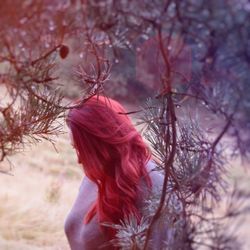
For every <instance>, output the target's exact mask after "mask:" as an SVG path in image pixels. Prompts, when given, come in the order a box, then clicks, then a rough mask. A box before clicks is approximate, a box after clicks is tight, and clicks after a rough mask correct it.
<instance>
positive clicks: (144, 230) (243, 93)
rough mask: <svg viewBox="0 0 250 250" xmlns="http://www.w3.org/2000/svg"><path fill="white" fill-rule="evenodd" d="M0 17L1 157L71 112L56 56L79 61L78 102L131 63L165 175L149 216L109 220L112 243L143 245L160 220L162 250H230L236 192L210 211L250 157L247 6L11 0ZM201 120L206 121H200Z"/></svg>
mask: <svg viewBox="0 0 250 250" xmlns="http://www.w3.org/2000/svg"><path fill="white" fill-rule="evenodd" d="M0 14H1V15H0V18H1V20H0V21H1V25H2V27H1V33H0V44H1V52H0V63H1V65H2V68H1V82H0V83H1V84H3V85H4V86H5V87H6V90H7V94H8V96H9V98H10V102H9V103H8V104H4V103H1V109H0V112H1V125H0V135H1V136H0V138H1V141H0V146H1V152H2V154H1V159H2V160H3V159H4V158H5V157H6V156H7V155H9V154H11V153H14V152H15V151H16V150H17V149H19V147H20V146H22V145H23V144H24V143H25V138H26V140H27V139H28V141H30V140H31V141H34V140H35V141H37V140H40V139H41V138H44V139H49V140H50V137H49V135H51V134H54V133H57V132H59V131H60V126H57V125H54V124H55V123H54V122H56V121H57V120H58V118H60V117H62V116H63V114H64V112H65V110H67V109H68V108H70V105H67V104H65V102H64V99H63V95H62V94H61V93H60V91H59V90H58V88H57V87H55V86H58V84H57V82H59V81H60V80H61V79H60V77H59V76H58V75H57V71H56V66H58V65H59V64H60V61H62V60H63V59H64V60H67V58H68V56H69V55H70V54H79V55H80V57H81V58H82V59H85V60H82V62H81V63H80V64H79V65H78V66H77V67H76V69H75V71H74V77H75V78H76V79H77V80H78V83H79V84H80V86H81V87H82V89H83V90H84V93H85V94H84V98H83V100H82V101H83V102H84V101H85V99H86V98H89V96H91V95H92V94H95V93H99V92H100V91H103V90H105V86H106V84H107V83H108V79H109V75H110V74H109V73H110V70H111V65H112V64H119V63H121V62H122V60H124V62H125V64H126V60H130V61H133V62H134V65H135V66H136V70H134V71H133V72H132V73H133V76H132V78H134V79H136V80H137V81H138V82H141V84H142V85H143V86H144V87H145V88H148V89H150V90H151V92H152V90H153V91H154V96H152V98H151V99H150V100H148V102H146V103H145V105H144V107H143V108H142V110H140V111H137V112H138V113H139V115H141V119H142V123H143V124H144V125H145V136H146V137H147V139H148V141H149V142H150V144H151V146H152V150H153V152H154V156H155V157H156V159H158V171H162V172H163V173H164V176H165V178H164V183H163V189H162V192H161V193H160V194H155V195H154V196H153V197H152V198H151V200H149V201H148V206H147V207H146V208H145V209H147V210H148V212H149V213H150V214H151V217H150V218H148V220H143V221H142V225H139V226H138V225H137V223H134V221H133V218H131V220H129V221H125V222H124V223H123V224H121V225H113V226H114V227H115V228H116V229H117V230H118V232H119V234H118V237H117V239H116V240H115V241H114V242H113V243H114V244H116V245H118V246H121V247H123V248H124V249H147V248H148V247H149V244H150V242H149V239H150V236H151V234H152V228H153V227H154V226H155V225H156V224H157V223H158V221H159V220H160V221H163V220H164V221H165V222H166V223H167V225H168V229H167V235H168V237H167V239H166V242H164V243H163V244H165V246H164V247H165V248H167V249H199V248H200V247H204V248H206V249H235V248H236V247H239V245H238V242H237V241H236V239H235V237H234V236H232V235H228V234H227V232H228V231H227V230H225V228H226V225H227V224H225V222H227V221H229V220H230V219H232V218H234V217H235V216H236V215H238V214H239V213H240V212H241V211H239V210H238V209H237V207H238V205H237V204H238V203H237V201H240V200H241V199H243V198H244V197H243V196H244V195H243V194H242V192H239V191H237V190H235V191H234V192H233V193H232V194H231V196H230V197H231V200H230V202H229V204H228V207H227V209H226V211H225V214H224V215H220V216H219V217H218V216H215V214H216V207H217V206H218V204H219V203H220V202H221V201H223V199H222V197H223V193H227V188H226V186H225V183H226V180H225V172H226V171H227V164H226V162H227V161H228V160H230V159H231V158H232V157H235V156H241V157H242V159H243V160H248V159H249V143H250V138H249V135H248V134H249V133H247V130H249V124H250V120H249V100H250V98H249V93H250V91H248V89H249V86H248V85H249V84H248V81H249V70H248V69H249V64H250V59H249V58H250V51H249V39H250V37H249V36H250V34H249V27H248V23H249V19H250V14H249V4H248V2H247V1H244V0H241V1H237V2H235V1H233V0H231V1H225V0H220V1H215V0H212V1H204V0H197V1H193V0H187V1H179V0H166V1H162V0H154V1H147V0H140V1H126V0H125V1H124V0H117V1H113V0H103V1H94V0H92V1H53V3H51V2H50V1H46V0H45V1H18V0H16V1H15V2H14V4H13V1H6V2H5V3H4V4H1V6H0ZM123 51H125V52H126V54H128V53H130V56H127V57H123V54H124V53H122V52H123ZM127 67H129V65H128V66H127ZM113 68H116V66H113ZM118 70H119V67H118ZM118 74H122V71H120V70H119V72H118ZM149 79H150V80H149ZM152 81H154V83H153V84H152V83H151V82H152ZM111 88H112V86H111ZM190 106H191V107H195V109H194V108H192V110H191V111H189V110H190ZM206 117H207V118H208V119H209V120H212V119H216V120H217V125H215V123H213V122H209V124H208V126H206V124H204V123H205V122H204V119H205V118H206ZM218 124H219V125H218ZM223 139H226V140H230V143H222V142H223ZM225 147H226V148H225ZM226 149H227V151H226ZM225 151H226V154H225V153H224V152H225ZM239 209H240V208H239ZM242 211H244V209H243V210H242ZM140 226H141V227H140ZM131 228H133V232H137V234H136V235H137V236H136V235H135V234H134V233H131ZM127 233H130V235H131V238H132V239H133V240H132V241H131V240H130V238H129V237H125V238H124V235H128V234H127ZM131 244H132V245H131Z"/></svg>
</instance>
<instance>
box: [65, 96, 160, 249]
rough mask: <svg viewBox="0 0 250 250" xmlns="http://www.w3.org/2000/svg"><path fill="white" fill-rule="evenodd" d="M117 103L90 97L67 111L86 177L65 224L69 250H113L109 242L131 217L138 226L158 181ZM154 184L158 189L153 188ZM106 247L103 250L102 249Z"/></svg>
mask: <svg viewBox="0 0 250 250" xmlns="http://www.w3.org/2000/svg"><path fill="white" fill-rule="evenodd" d="M124 113H126V111H125V110H124V108H123V107H122V106H121V105H120V104H119V103H118V102H116V101H114V100H112V99H110V98H105V97H103V96H98V97H97V96H93V97H91V98H90V99H88V100H87V101H86V102H85V103H84V104H82V105H79V107H76V108H73V109H72V110H70V112H69V114H68V117H67V124H68V127H69V129H70V136H71V140H72V144H73V146H74V148H75V150H76V152H77V155H78V162H79V163H80V164H81V165H82V167H83V170H84V173H85V177H84V179H83V181H82V184H81V186H80V189H79V194H78V197H77V199H76V201H75V204H74V205H73V208H72V210H71V212H70V213H69V215H68V217H67V219H66V222H65V232H66V235H67V238H68V241H69V244H70V247H71V249H72V250H82V249H86V250H87V249H99V248H101V249H105V248H106V249H114V248H113V247H112V246H111V245H109V246H107V243H108V242H109V241H110V240H112V239H114V238H115V234H116V231H115V230H114V229H113V228H112V227H107V226H104V225H103V224H102V223H104V222H105V223H109V224H119V223H120V222H121V221H122V220H123V219H125V218H127V217H128V216H129V215H133V216H135V217H136V219H137V220H138V221H139V220H140V218H141V217H142V207H143V202H144V201H145V199H146V197H147V195H149V194H150V192H151V189H152V186H153V187H154V188H155V187H156V186H158V185H160V183H161V182H162V177H161V176H158V175H157V174H155V173H150V174H149V172H150V169H152V164H153V163H152V161H150V158H151V153H150V150H149V149H148V147H147V146H146V145H145V143H144V142H143V140H142V138H141V136H140V134H139V133H138V132H137V130H136V129H135V128H134V126H133V125H132V123H131V121H130V119H129V118H128V116H127V115H125V114H124ZM155 183H158V184H155ZM105 245H106V247H105Z"/></svg>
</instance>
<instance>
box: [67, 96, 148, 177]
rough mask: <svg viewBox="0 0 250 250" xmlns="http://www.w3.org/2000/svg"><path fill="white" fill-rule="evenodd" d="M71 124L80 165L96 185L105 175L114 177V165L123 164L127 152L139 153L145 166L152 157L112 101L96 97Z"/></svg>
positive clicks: (77, 112) (75, 114) (72, 116)
mask: <svg viewBox="0 0 250 250" xmlns="http://www.w3.org/2000/svg"><path fill="white" fill-rule="evenodd" d="M67 124H68V126H69V128H70V132H71V135H72V140H73V145H74V147H75V149H76V151H77V152H78V158H79V162H81V163H82V164H83V168H84V171H85V174H86V175H87V176H88V177H89V178H90V179H92V180H93V181H95V180H96V179H101V178H102V177H103V175H105V174H108V175H110V174H111V175H112V174H114V169H112V164H111V165H110V163H111V162H115V161H118V160H121V159H119V158H121V157H122V156H125V155H126V153H128V152H122V151H123V150H133V151H134V153H136V152H137V154H138V155H140V157H139V158H141V160H142V161H144V162H143V163H144V164H145V163H146V161H147V160H148V159H149V157H150V153H149V151H148V148H147V147H146V146H145V144H144V143H143V141H142V138H141V136H140V134H139V133H138V132H137V130H136V129H135V128H134V126H133V124H132V123H131V121H130V119H129V118H128V116H127V115H126V110H125V109H124V108H123V107H122V106H121V105H120V104H119V103H118V102H116V101H115V100H113V99H111V98H106V97H103V96H93V97H92V98H90V99H89V100H88V101H87V102H85V103H84V104H82V105H80V107H77V108H73V109H72V110H71V111H70V112H69V114H68V117H67ZM142 145H143V147H141V146H142ZM130 153H131V152H130ZM107 165H109V166H107ZM97 167H98V168H99V169H98V171H95V168H97ZM102 172H103V173H102ZM100 174H101V176H99V175H100Z"/></svg>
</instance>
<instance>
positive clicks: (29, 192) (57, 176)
mask: <svg viewBox="0 0 250 250" xmlns="http://www.w3.org/2000/svg"><path fill="white" fill-rule="evenodd" d="M56 145H57V148H58V151H59V153H56V152H55V150H54V148H53V146H52V145H51V144H49V143H47V142H43V143H41V144H39V145H38V146H36V147H34V148H33V149H32V150H31V151H29V152H26V153H25V154H18V155H15V156H13V157H12V158H10V160H11V161H12V163H13V165H14V166H15V168H14V169H13V171H12V173H13V174H14V176H9V175H3V174H1V175H0V179H1V193H0V249H2V250H7V249H11V250H20V249H25V250H26V249H27V250H28V249H61V250H64V249H69V247H68V244H67V240H66V238H65V235H64V231H63V225H64V220H65V217H66V215H67V213H68V212H69V210H70V208H71V206H72V203H73V201H74V199H75V197H76V194H77V192H78V188H79V184H80V180H81V176H82V173H81V171H80V168H78V166H77V164H76V163H75V162H76V159H75V154H74V151H73V149H72V148H71V146H70V144H69V142H68V138H67V136H66V135H63V136H61V137H60V138H59V139H58V141H57V143H56ZM3 164H8V163H7V162H4V163H1V165H3Z"/></svg>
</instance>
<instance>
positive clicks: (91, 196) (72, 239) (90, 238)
mask: <svg viewBox="0 0 250 250" xmlns="http://www.w3.org/2000/svg"><path fill="white" fill-rule="evenodd" d="M153 168H154V163H153V162H152V161H150V162H149V163H148V164H147V170H148V172H149V174H150V177H151V180H152V184H153V190H154V189H155V188H157V189H159V188H160V187H161V185H162V182H163V176H162V175H160V174H159V173H158V172H157V171H152V169H153ZM141 186H142V189H143V190H145V189H146V186H145V183H144V184H142V185H141ZM146 194H148V192H145V196H146ZM145 196H144V197H141V198H140V199H141V200H140V201H138V206H139V208H140V207H142V206H143V200H145ZM96 198H97V187H96V185H95V183H93V182H92V181H91V180H89V179H88V178H87V177H86V176H85V177H84V178H83V181H82V183H81V186H80V189H79V193H78V196H77V198H76V200H75V203H74V205H73V207H72V209H71V211H70V212H69V214H68V216H67V218H66V221H65V225H64V229H65V233H66V236H67V238H68V242H69V245H70V248H71V249H72V250H96V249H104V250H105V249H106V250H111V249H112V247H110V246H109V247H107V246H106V247H105V246H104V247H103V244H105V243H107V239H106V238H105V236H104V235H103V233H102V232H101V230H100V227H99V225H98V221H97V217H96V216H95V217H94V218H93V219H92V220H91V221H90V222H89V223H88V224H84V223H83V218H84V216H85V214H86V213H87V211H88V210H89V208H90V206H91V205H92V204H93V202H94V201H95V200H96ZM164 235H165V234H164ZM153 241H154V242H153V245H154V248H153V249H161V247H160V245H159V244H161V243H160V242H161V241H160V239H159V234H158V233H157V234H156V235H154V236H153ZM156 244H157V245H158V246H157V247H156ZM155 247H156V248H155Z"/></svg>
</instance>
